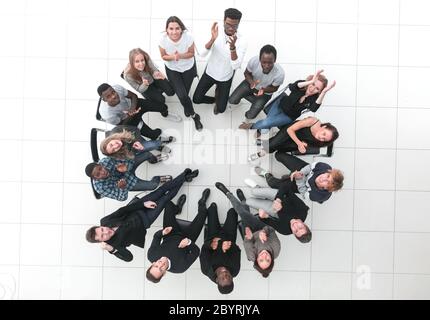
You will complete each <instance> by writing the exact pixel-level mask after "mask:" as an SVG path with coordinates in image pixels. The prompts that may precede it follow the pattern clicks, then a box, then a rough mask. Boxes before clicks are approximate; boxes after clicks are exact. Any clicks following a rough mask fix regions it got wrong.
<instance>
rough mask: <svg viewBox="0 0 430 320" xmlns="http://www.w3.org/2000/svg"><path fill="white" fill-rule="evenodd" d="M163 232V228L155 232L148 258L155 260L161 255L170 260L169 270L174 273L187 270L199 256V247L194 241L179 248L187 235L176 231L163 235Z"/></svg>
mask: <svg viewBox="0 0 430 320" xmlns="http://www.w3.org/2000/svg"><path fill="white" fill-rule="evenodd" d="M162 232H163V230H159V231H157V232H156V233H155V234H154V238H153V239H152V243H151V247H150V248H149V250H148V260H149V261H151V262H154V261H157V260H158V259H160V258H161V257H167V258H169V260H170V269H169V270H168V271H170V272H172V273H183V272H185V271H186V270H187V269H188V268H189V267H191V265H192V264H193V263H194V261H196V259H197V258H198V257H199V253H200V249H199V247H197V245H196V244H195V243H194V242H193V243H191V244H190V245H189V246H187V247H185V248H178V245H179V243H180V242H181V240H182V239H184V238H185V236H183V235H182V234H180V233H178V232H174V231H172V232H173V233H169V234H167V235H166V236H163V233H162ZM161 240H163V241H161Z"/></svg>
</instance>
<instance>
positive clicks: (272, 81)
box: [229, 44, 285, 120]
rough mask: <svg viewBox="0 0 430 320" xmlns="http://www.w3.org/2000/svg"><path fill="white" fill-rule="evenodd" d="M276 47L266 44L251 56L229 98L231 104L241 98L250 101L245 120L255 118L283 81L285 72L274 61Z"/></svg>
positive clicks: (236, 102)
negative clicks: (240, 80) (256, 54)
mask: <svg viewBox="0 0 430 320" xmlns="http://www.w3.org/2000/svg"><path fill="white" fill-rule="evenodd" d="M276 55H277V52H276V49H275V47H274V46H271V45H270V44H266V45H265V46H263V47H262V48H261V50H260V55H259V56H255V57H252V58H251V59H250V60H249V62H248V65H247V66H246V70H245V73H244V75H245V80H243V81H242V82H241V83H240V84H239V85H238V86H237V88H236V89H235V90H234V91H233V93H232V94H231V96H230V98H229V102H230V103H231V104H238V103H239V102H240V100H242V98H245V99H246V100H248V101H249V102H251V107H250V109H249V110H248V111H247V112H246V113H245V117H246V119H247V120H250V119H255V117H257V115H258V114H259V113H260V111H261V110H263V108H264V105H265V104H266V102H267V101H269V100H270V97H271V96H272V93H274V92H276V91H277V90H278V88H279V86H280V85H281V84H282V83H283V82H284V78H285V72H284V69H282V67H281V65H280V64H278V63H276Z"/></svg>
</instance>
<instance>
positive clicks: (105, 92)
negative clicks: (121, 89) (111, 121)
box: [97, 83, 120, 107]
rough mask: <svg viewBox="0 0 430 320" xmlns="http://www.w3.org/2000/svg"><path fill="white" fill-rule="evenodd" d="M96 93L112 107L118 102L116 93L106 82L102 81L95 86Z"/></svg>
mask: <svg viewBox="0 0 430 320" xmlns="http://www.w3.org/2000/svg"><path fill="white" fill-rule="evenodd" d="M97 93H98V94H99V96H100V98H102V100H103V101H104V102H106V103H107V104H108V105H109V106H111V107H114V106H116V105H117V104H118V103H119V102H120V98H119V95H118V93H117V92H116V91H115V90H114V88H112V86H111V85H109V84H107V83H102V84H101V85H99V87H98V88H97Z"/></svg>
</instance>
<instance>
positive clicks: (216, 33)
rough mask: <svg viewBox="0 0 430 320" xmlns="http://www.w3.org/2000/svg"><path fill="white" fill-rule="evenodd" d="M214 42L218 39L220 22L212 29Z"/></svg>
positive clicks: (215, 23)
mask: <svg viewBox="0 0 430 320" xmlns="http://www.w3.org/2000/svg"><path fill="white" fill-rule="evenodd" d="M211 34H212V40H215V39H216V38H218V22H214V24H213V25H212V28H211Z"/></svg>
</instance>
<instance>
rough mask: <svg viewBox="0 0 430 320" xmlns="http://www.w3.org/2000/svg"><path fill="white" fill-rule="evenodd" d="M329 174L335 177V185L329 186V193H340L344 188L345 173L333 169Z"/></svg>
mask: <svg viewBox="0 0 430 320" xmlns="http://www.w3.org/2000/svg"><path fill="white" fill-rule="evenodd" d="M328 172H329V173H330V174H331V176H332V177H333V183H332V184H331V185H330V186H329V191H330V192H333V191H338V190H340V189H341V188H342V187H343V179H344V177H343V173H342V171H340V170H338V169H331V170H328Z"/></svg>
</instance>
